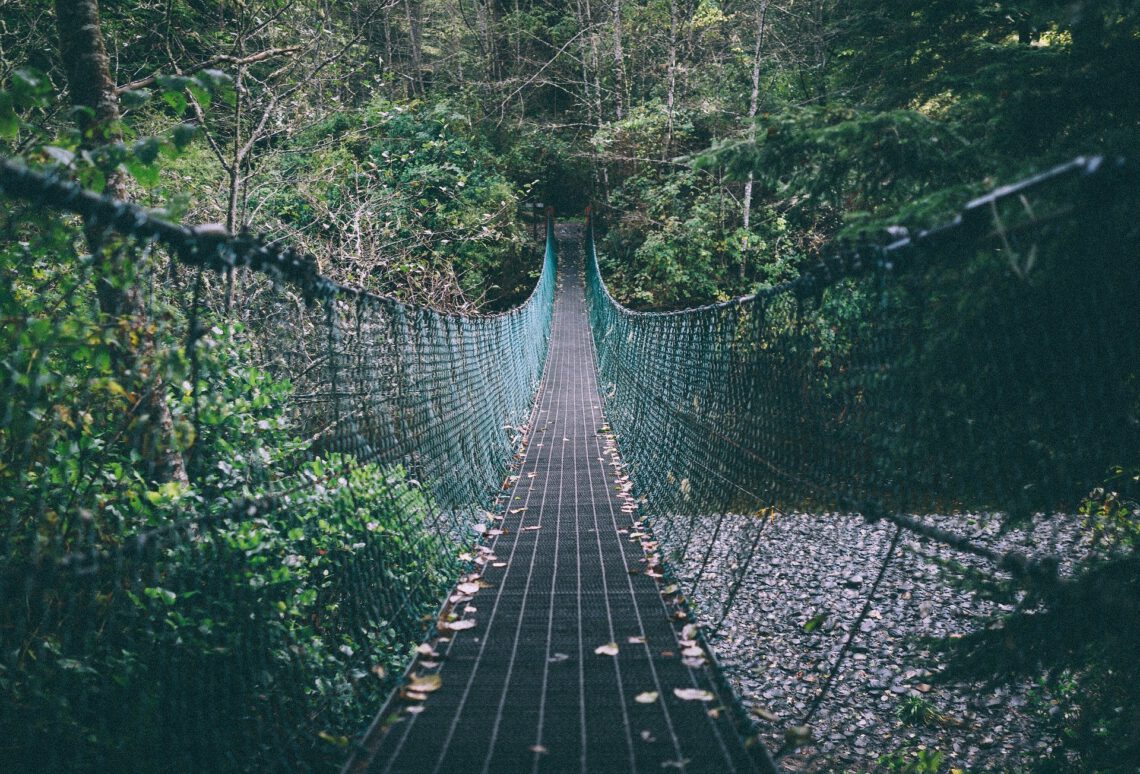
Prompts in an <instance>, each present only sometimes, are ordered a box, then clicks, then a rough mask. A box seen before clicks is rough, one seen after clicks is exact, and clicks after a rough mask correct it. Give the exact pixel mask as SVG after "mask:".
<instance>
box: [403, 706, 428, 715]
mask: <svg viewBox="0 0 1140 774" xmlns="http://www.w3.org/2000/svg"><path fill="white" fill-rule="evenodd" d="M423 711H424V705H422V704H409V705H408V706H407V707H404V712H406V713H408V714H409V715H418V714H420V713H421V712H423Z"/></svg>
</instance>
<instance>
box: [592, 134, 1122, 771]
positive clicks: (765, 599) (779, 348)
mask: <svg viewBox="0 0 1140 774" xmlns="http://www.w3.org/2000/svg"><path fill="white" fill-rule="evenodd" d="M1135 181H1136V176H1135V169H1134V167H1130V166H1129V165H1128V164H1126V163H1125V162H1123V161H1116V160H1106V159H1103V158H1099V157H1096V158H1079V159H1076V160H1074V161H1072V162H1070V163H1068V164H1065V165H1062V166H1060V167H1057V168H1055V169H1053V170H1050V171H1048V172H1046V173H1043V174H1041V175H1038V176H1036V177H1034V178H1031V179H1028V180H1024V181H1022V182H1020V183H1017V184H1014V185H1011V186H1006V187H1003V188H999V189H997V190H995V191H993V192H992V193H991V194H989V195H987V196H984V197H982V198H979V199H977V200H975V201H973V202H970V203H969V204H968V205H967V206H966V207H965V209H964V210H962V212H961V214H960V215H959V216H958V217H957V218H955V219H954V220H953V221H952V222H950V223H948V224H946V225H944V226H941V227H939V228H934V229H930V230H927V231H921V232H917V233H914V234H910V233H908V232H904V231H902V230H901V229H892V232H893V233H894V236H893V238H892V239H891V240H890V241H885V242H882V243H875V242H871V241H869V240H868V241H863V242H851V243H846V244H843V245H841V246H838V247H835V248H833V249H832V250H830V251H829V252H827V254H826V255H825V256H824V257H823V258H821V259H819V260H818V262H817V263H815V264H811V265H809V266H808V267H807V268H806V269H805V270H804V271H803V272H802V274H801V275H800V276H799V277H798V278H797V279H795V280H792V281H789V282H786V283H784V284H781V285H777V286H775V287H772V288H770V289H766V290H763V291H761V292H758V293H757V294H755V295H753V296H748V297H744V298H739V299H735V300H731V301H727V302H724V303H718V304H713V305H710V306H704V307H700V308H695V309H687V310H682V311H676V312H638V311H634V310H631V309H627V308H624V307H623V306H621V305H620V304H619V303H617V302H616V301H615V300H614V298H613V296H611V294H610V292H609V290H608V289H607V288H606V285H605V283H604V281H603V279H602V276H601V273H600V270H599V265H598V258H597V255H596V253H595V249H594V242H593V239H594V234H593V229H592V227H591V228H590V229H588V232H587V246H586V252H587V283H588V300H589V309H590V316H591V324H592V327H593V331H594V338H595V342H596V347H597V358H598V365H599V370H600V374H601V377H600V384H601V391H602V394H603V400H604V404H605V411H606V416H607V420H608V422H609V423H610V427H611V428H612V432H613V433H614V434H615V436H616V438H617V443H618V446H619V448H620V451H621V454H622V457H623V459H624V462H625V464H626V469H627V473H628V475H629V484H628V487H629V489H630V496H631V504H632V505H634V506H636V513H637V515H638V517H639V518H641V519H644V522H645V524H646V526H648V527H651V535H650V534H647V535H645V536H643V537H642V538H641V539H642V541H643V542H645V543H646V548H647V550H650V551H652V552H657V551H659V552H660V553H661V554H662V555H663V559H664V560H665V562H666V566H667V567H668V568H669V571H670V572H671V574H672V576H673V578H674V582H675V583H676V584H677V586H676V587H677V588H679V592H678V593H681V594H684V595H686V596H687V597H688V599H689V602H690V603H691V604H692V606H693V608H694V609H695V611H696V614H697V615H698V617H699V618H700V621H701V623H702V624H704V633H705V636H706V637H707V638H708V639H709V640H710V641H711V644H712V646H713V648H714V649H715V650H716V651H718V652H719V654H720V656H721V658H722V660H723V661H724V667H725V671H726V673H727V674H728V675H729V676H730V677H731V679H732V680H733V682H734V684H735V687H736V688H737V689H738V690H739V691H740V692H741V693H742V695H743V697H744V699H745V701H746V702H747V703H748V704H749V705H750V707H751V708H752V709H753V711H754V718H755V720H756V722H757V724H758V725H757V730H758V731H759V732H760V733H761V735H762V738H763V739H764V741H765V742H766V743H767V744H768V746H769V748H770V749H771V750H773V751H774V752H777V754H778V757H780V758H783V759H784V761H785V763H788V762H790V761H791V760H793V759H794V760H798V761H799V762H798V763H797V765H815V766H823V767H830V766H837V767H840V768H842V767H844V766H849V765H855V767H856V768H859V767H860V766H875V765H885V764H888V763H891V761H892V760H893V759H892V758H890V756H891V755H892V754H895V753H897V751H898V748H899V746H900V745H904V746H905V744H907V743H912V744H917V743H918V742H922V743H923V744H924V745H926V744H927V743H929V745H928V746H929V750H925V749H924V750H923V751H915V750H910V751H909V752H908V753H907V754H908V755H910V754H912V753H913V755H912V756H911V757H909V758H906V761H909V763H907V765H919V764H922V760H921V755H928V753H929V755H933V750H934V749H935V747H936V746H937V745H938V744H940V743H941V745H942V747H941V749H942V750H944V751H947V752H949V751H951V750H953V751H956V752H954V753H953V754H954V755H956V756H957V757H956V758H955V760H957V761H959V762H961V761H966V762H967V763H969V764H970V765H971V766H979V767H981V768H985V767H987V766H997V767H998V768H1001V767H1002V766H1008V765H1015V764H1016V765H1020V763H1018V758H1016V757H1014V758H1008V757H1007V758H1001V756H1002V755H1007V756H1008V755H1011V754H1014V753H1011V751H1010V749H1009V745H1003V744H1002V743H1001V742H1000V741H995V734H994V732H992V730H990V729H991V728H992V726H987V724H986V722H985V720H986V717H985V715H986V713H987V712H989V713H990V714H991V715H995V714H997V713H999V712H1005V711H1007V710H1010V705H1009V702H1010V701H1014V705H1015V706H1023V704H1024V701H1025V700H1026V697H1025V695H1022V694H1018V691H1017V690H1012V691H1011V690H1009V689H999V694H997V695H998V698H997V699H996V700H994V701H993V702H991V703H990V704H989V705H987V706H986V707H983V708H982V709H981V710H979V712H977V713H975V712H974V710H973V709H972V707H973V704H972V702H974V701H975V700H977V697H979V696H982V695H983V693H984V691H985V690H988V689H987V688H986V687H985V686H984V685H983V683H984V682H985V681H982V682H977V683H970V680H972V679H974V678H975V677H976V676H977V675H979V674H981V673H982V672H985V671H986V670H989V671H990V674H989V675H988V677H987V678H986V679H991V678H994V675H995V674H996V673H1002V674H1004V675H1005V676H1006V677H1009V675H1010V674H1011V673H1012V672H1017V671H1018V670H1022V671H1023V672H1025V673H1027V674H1028V673H1032V675H1033V677H1034V679H1036V678H1037V677H1039V676H1040V675H1042V674H1044V675H1045V676H1046V678H1047V679H1046V680H1045V682H1046V683H1048V681H1049V679H1052V678H1055V677H1056V676H1057V675H1058V674H1060V673H1061V668H1062V667H1064V666H1066V665H1067V664H1071V663H1073V662H1074V661H1077V660H1079V658H1078V656H1077V655H1076V654H1077V653H1078V651H1080V649H1081V648H1082V647H1084V645H1082V644H1080V643H1079V642H1077V641H1076V640H1077V639H1078V638H1083V640H1084V642H1094V643H1099V644H1098V645H1097V647H1101V646H1105V651H1106V652H1108V651H1110V650H1111V648H1110V647H1107V645H1106V643H1109V642H1113V643H1115V644H1116V645H1119V646H1120V648H1119V654H1118V655H1119V657H1120V658H1124V659H1128V658H1131V657H1132V656H1133V655H1135V652H1136V644H1135V643H1136V635H1137V634H1140V632H1137V631H1136V629H1137V626H1138V624H1140V610H1138V609H1137V608H1138V604H1137V596H1136V595H1135V593H1134V590H1135V585H1136V584H1135V581H1136V559H1135V557H1134V554H1133V553H1132V545H1133V544H1134V540H1135V537H1136V534H1137V532H1136V528H1137V523H1138V521H1140V513H1138V512H1137V511H1138V510H1140V509H1138V508H1137V506H1136V504H1135V498H1136V495H1137V493H1136V491H1135V489H1136V480H1137V476H1138V474H1140V337H1138V336H1137V335H1136V331H1138V330H1140V303H1138V302H1137V299H1140V263H1138V260H1137V258H1138V255H1140V252H1138V250H1137V247H1138V236H1140V230H1138V227H1137V218H1136V215H1137V207H1136V197H1135V195H1134V193H1135ZM1129 498H1132V499H1129ZM1128 578H1131V579H1132V580H1130V581H1129V580H1127V579H1128ZM1051 627H1055V633H1054V634H1052V635H1049V636H1044V635H1042V632H1048V631H1051ZM1114 629H1115V631H1113V630H1114ZM1034 632H1036V633H1037V635H1042V636H1038V637H1036V639H1035V638H1034V636H1031V635H1032V634H1033V633H1034ZM951 635H952V636H951ZM1098 638H1099V639H1098ZM1041 640H1046V641H1051V645H1042V643H1041ZM951 645H952V646H954V649H953V654H951V653H950V652H949V650H945V649H944V646H945V647H946V648H947V649H948V648H949V646H951ZM1114 647H1115V645H1114ZM1050 648H1053V650H1051V649H1050ZM1106 658H1107V661H1105V662H1103V663H1109V664H1111V663H1114V661H1113V659H1115V658H1117V655H1113V656H1109V657H1106ZM1103 663H1102V666H1103ZM1050 670H1052V671H1050ZM977 679H979V680H980V679H981V678H980V677H978V678H977ZM939 680H941V681H943V682H944V683H946V682H954V681H958V682H957V683H956V684H955V685H956V686H957V687H955V686H954V685H949V686H941V687H940V686H939V685H938V681H939ZM932 684H934V686H933V687H932ZM965 684H970V685H971V686H972V687H970V688H967V687H965ZM987 685H988V684H987ZM1053 687H1055V686H1053ZM1000 690H1005V693H1004V694H1002V693H1000ZM1043 690H1045V691H1046V692H1048V691H1049V690H1050V686H1049V685H1046V688H1045V689H1043ZM1106 690H1109V689H1106ZM970 692H974V694H975V695H974V696H970V695H969V694H970ZM985 695H986V696H987V697H989V696H991V694H985ZM1037 696H1038V698H1040V694H1038V695H1037ZM1003 697H1004V698H1003ZM1031 698H1032V697H1031ZM1053 698H1054V699H1056V695H1053ZM1072 699H1073V697H1072V696H1069V697H1067V699H1065V698H1064V697H1063V698H1062V699H1056V704H1055V706H1056V705H1057V704H1063V702H1064V701H1066V700H1072ZM987 700H988V699H987ZM1106 701H1108V700H1107V699H1106ZM1018 702H1021V703H1020V704H1019V703H1018ZM908 708H909V711H910V715H909V716H908V714H907V713H908ZM1013 712H1014V714H1016V713H1017V711H1016V710H1014V711H1013ZM1128 712H1131V710H1129V711H1128ZM1062 714H1063V713H1062ZM1133 717H1135V715H1134V714H1133ZM1015 720H1016V718H1015ZM1027 722H1028V721H1027ZM908 723H910V724H911V726H910V727H908V725H907V724H908ZM1013 724H1014V721H1013V720H1011V721H1009V722H1007V724H1006V726H1007V730H1008V729H1011V728H1012V725H1013ZM997 725H998V728H999V731H998V732H997V733H996V737H998V738H1000V737H1001V736H1002V731H1001V728H1002V727H1001V723H1000V722H998V723H997ZM914 726H918V727H925V728H922V729H920V730H918V731H916V730H915V727H914ZM971 728H974V729H976V732H969V733H968V731H967V730H968V729H971ZM977 729H981V730H977ZM970 733H973V736H971V735H970ZM1010 733H1014V732H1013V731H1010ZM1026 733H1028V732H1026ZM916 734H917V739H918V742H913V741H911V742H908V740H914V739H916ZM924 734H925V736H923V735H924ZM1014 736H1016V733H1014ZM963 739H965V741H962V740H963ZM987 739H988V741H987ZM892 740H893V741H892ZM1117 744H1124V743H1122V742H1120V741H1119V740H1117ZM1131 744H1133V745H1135V741H1133V742H1132V743H1131ZM1014 746H1017V747H1018V749H1017V750H1016V753H1015V754H1016V755H1017V756H1021V755H1024V754H1026V750H1025V749H1022V748H1021V746H1020V742H1019V743H1017V744H1015V745H1014ZM1060 746H1063V745H1060ZM959 747H960V748H961V749H959ZM1034 752H1035V753H1040V752H1041V751H1040V750H1034ZM1134 752H1135V751H1134ZM920 753H921V754H920ZM941 754H942V753H941V752H940V753H939V755H941ZM845 756H846V757H845ZM914 756H919V757H918V758H915V757H914ZM905 757H906V756H904V758H905ZM801 758H802V759H804V760H799V759H801ZM809 759H810V760H812V761H814V763H808V762H807V761H808V760H809ZM916 760H917V761H918V763H917V764H916V763H915V761H916ZM926 760H927V762H929V760H931V759H930V758H929V757H928V758H927V759H926ZM899 761H903V759H902V758H900V759H899ZM904 762H905V761H903V762H898V765H900V766H902V765H904ZM959 765H960V763H959ZM892 770H893V769H892ZM900 770H902V769H900ZM905 770H911V769H905ZM914 770H927V769H914ZM929 770H931V771H933V770H935V769H934V768H932V769H929Z"/></svg>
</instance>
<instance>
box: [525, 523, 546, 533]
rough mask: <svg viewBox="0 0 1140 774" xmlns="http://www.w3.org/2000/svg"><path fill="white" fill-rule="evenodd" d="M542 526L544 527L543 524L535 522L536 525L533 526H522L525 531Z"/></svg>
mask: <svg viewBox="0 0 1140 774" xmlns="http://www.w3.org/2000/svg"><path fill="white" fill-rule="evenodd" d="M541 527H542V525H541V524H535V525H534V526H532V527H523V528H522V531H523V532H526V531H528V530H532V529H540V528H541Z"/></svg>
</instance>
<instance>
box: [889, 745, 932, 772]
mask: <svg viewBox="0 0 1140 774" xmlns="http://www.w3.org/2000/svg"><path fill="white" fill-rule="evenodd" d="M945 759H946V754H945V753H943V752H942V751H940V750H927V749H925V748H919V749H916V750H914V751H909V750H899V751H898V752H895V753H892V754H890V755H884V756H882V757H881V758H879V765H880V766H882V767H884V770H885V771H890V772H898V774H939V772H941V771H943V761H944V760H945Z"/></svg>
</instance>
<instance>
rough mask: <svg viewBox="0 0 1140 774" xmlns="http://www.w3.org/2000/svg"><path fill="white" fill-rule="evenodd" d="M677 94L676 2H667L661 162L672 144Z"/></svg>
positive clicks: (666, 157)
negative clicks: (666, 71) (666, 55)
mask: <svg viewBox="0 0 1140 774" xmlns="http://www.w3.org/2000/svg"><path fill="white" fill-rule="evenodd" d="M676 94H677V0H669V87H668V90H667V91H666V93H665V147H664V148H663V149H662V151H661V160H662V161H665V160H666V159H668V158H669V147H670V146H671V145H672V144H673V104H674V101H675V100H676Z"/></svg>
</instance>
